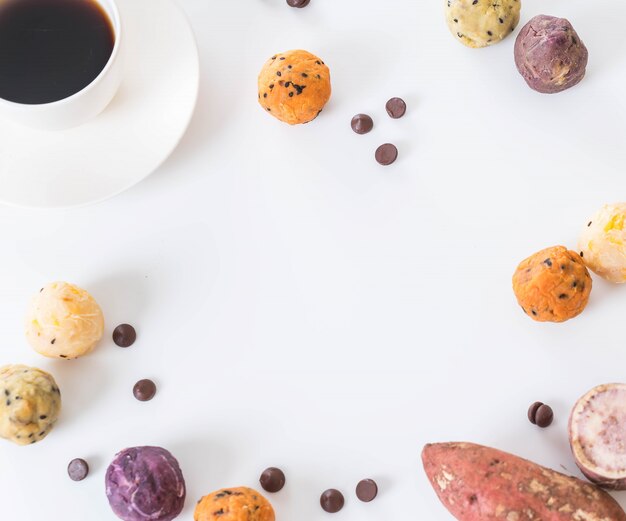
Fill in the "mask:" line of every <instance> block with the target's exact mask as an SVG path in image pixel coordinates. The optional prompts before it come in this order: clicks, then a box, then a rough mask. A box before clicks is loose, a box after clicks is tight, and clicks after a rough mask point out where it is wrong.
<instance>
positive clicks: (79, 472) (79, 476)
mask: <svg viewBox="0 0 626 521" xmlns="http://www.w3.org/2000/svg"><path fill="white" fill-rule="evenodd" d="M67 474H68V475H69V477H70V479H71V480H72V481H82V480H83V479H85V478H86V477H87V474H89V465H88V464H87V462H86V461H85V460H84V459H81V458H76V459H73V460H72V461H70V464H69V465H68V466H67Z"/></svg>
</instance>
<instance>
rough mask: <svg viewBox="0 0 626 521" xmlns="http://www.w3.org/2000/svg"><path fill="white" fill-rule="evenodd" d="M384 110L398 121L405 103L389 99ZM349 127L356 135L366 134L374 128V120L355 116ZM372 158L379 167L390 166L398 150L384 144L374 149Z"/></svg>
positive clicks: (399, 99)
mask: <svg viewBox="0 0 626 521" xmlns="http://www.w3.org/2000/svg"><path fill="white" fill-rule="evenodd" d="M385 109H386V110H387V114H389V117H390V118H393V119H400V118H401V117H402V116H404V114H405V113H406V103H405V102H404V100H403V99H401V98H391V99H390V100H389V101H388V102H387V104H386V105H385ZM350 125H351V127H352V130H354V132H356V133H357V134H367V133H368V132H370V131H371V130H372V129H373V128H374V120H373V119H372V118H371V116H369V115H367V114H357V115H356V116H354V117H353V118H352V122H351V123H350ZM374 157H375V158H376V161H378V163H380V164H381V165H384V166H387V165H390V164H391V163H393V162H395V160H396V159H397V158H398V148H397V147H396V146H395V145H393V144H392V143H385V144H383V145H380V146H379V147H378V148H377V149H376V152H375V154H374Z"/></svg>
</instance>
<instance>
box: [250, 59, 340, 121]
mask: <svg viewBox="0 0 626 521" xmlns="http://www.w3.org/2000/svg"><path fill="white" fill-rule="evenodd" d="M330 93H331V87H330V71H329V70H328V67H327V66H326V65H325V64H324V62H323V61H322V60H321V59H320V58H318V57H317V56H315V55H314V54H311V53H310V52H307V51H300V50H296V51H287V52H285V53H282V54H275V55H274V56H272V57H271V58H270V59H269V60H267V62H266V63H265V65H264V66H263V69H261V74H259V103H260V104H261V106H262V107H263V108H264V109H265V111H266V112H268V113H269V114H271V115H272V116H274V117H275V118H278V119H280V120H281V121H284V122H285V123H289V124H290V125H297V124H299V123H308V122H309V121H312V120H314V119H315V118H316V117H317V116H318V114H319V113H320V112H321V111H322V109H323V108H324V106H325V105H326V103H327V102H328V100H329V99H330Z"/></svg>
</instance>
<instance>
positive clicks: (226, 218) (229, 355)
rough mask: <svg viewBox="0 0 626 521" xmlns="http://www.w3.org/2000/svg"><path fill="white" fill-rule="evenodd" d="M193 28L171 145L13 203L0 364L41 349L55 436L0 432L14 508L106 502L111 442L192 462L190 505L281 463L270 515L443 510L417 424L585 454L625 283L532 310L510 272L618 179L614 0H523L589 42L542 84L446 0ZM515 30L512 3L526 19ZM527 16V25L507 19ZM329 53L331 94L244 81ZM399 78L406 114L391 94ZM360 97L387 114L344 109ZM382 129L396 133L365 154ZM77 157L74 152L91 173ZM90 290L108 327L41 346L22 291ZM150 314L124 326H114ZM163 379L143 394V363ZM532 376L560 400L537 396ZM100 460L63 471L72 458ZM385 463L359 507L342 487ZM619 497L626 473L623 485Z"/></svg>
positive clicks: (612, 368)
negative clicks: (66, 189)
mask: <svg viewBox="0 0 626 521" xmlns="http://www.w3.org/2000/svg"><path fill="white" fill-rule="evenodd" d="M182 4H183V7H184V9H185V10H186V11H187V13H188V14H189V16H190V18H191V21H192V24H193V26H194V28H195V31H196V34H197V38H198V43H199V46H200V52H201V66H202V85H201V93H200V100H199V104H198V108H197V112H196V114H195V116H194V119H193V121H192V123H191V127H190V129H189V132H188V134H187V135H186V137H185V138H184V140H183V141H182V143H181V145H180V147H179V148H178V149H177V151H176V152H175V153H174V155H173V156H172V157H171V158H170V159H169V160H168V161H167V163H166V164H165V165H163V167H162V168H161V169H160V170H159V171H158V172H156V173H155V174H154V175H152V176H151V177H150V178H148V180H146V181H145V182H143V183H141V184H140V185H138V186H136V187H135V188H133V189H132V190H130V191H128V192H126V193H124V194H122V195H120V196H118V197H116V198H114V199H112V200H109V201H107V202H104V203H101V204H98V205H95V206H91V207H87V208H81V209H75V210H68V211H45V212H44V211H33V210H19V209H14V208H7V207H1V208H0V227H1V228H0V229H1V230H2V248H1V249H0V252H1V259H2V260H1V262H2V264H1V267H2V269H1V270H0V287H1V288H2V293H1V298H0V317H2V319H1V321H0V334H1V344H2V350H1V351H0V363H26V364H30V365H36V366H39V367H41V368H43V369H46V370H49V371H51V372H52V373H53V374H54V375H55V377H56V378H57V380H58V382H59V385H60V387H61V390H62V392H63V399H64V402H63V405H64V410H63V414H62V418H61V420H60V422H59V423H58V425H57V427H56V428H55V430H54V431H53V432H52V434H51V435H50V436H49V437H48V438H47V439H46V440H45V441H43V442H42V443H38V444H36V445H33V446H29V447H17V446H13V445H12V444H10V443H8V442H5V443H1V444H0V462H1V465H0V490H1V491H2V498H3V499H2V519H3V520H4V519H6V520H10V521H27V520H28V521H30V520H36V519H47V520H48V519H54V520H59V521H61V520H62V521H78V520H81V521H83V520H86V519H88V520H96V521H99V520H112V519H114V516H113V514H112V513H111V512H110V510H109V507H108V505H107V500H106V497H105V494H104V485H103V481H104V473H105V470H106V466H107V465H108V463H109V461H110V460H111V458H112V457H113V455H114V454H115V453H116V452H117V451H118V450H121V449H123V448H125V447H128V446H133V445H143V444H157V445H161V446H164V447H166V448H168V449H169V450H171V451H172V452H173V454H174V455H175V456H176V457H177V458H178V459H179V461H180V463H181V466H182V468H183V471H184V474H185V477H186V480H187V486H188V501H187V504H186V508H185V510H184V512H183V514H182V515H181V517H180V519H184V520H191V519H192V517H193V508H194V505H195V501H196V500H197V499H198V498H199V497H200V496H202V495H203V494H206V493H208V492H210V491H212V490H214V489H216V488H220V487H224V486H238V485H248V486H255V485H256V484H257V479H258V475H259V474H260V472H261V471H262V470H263V469H264V468H265V467H266V466H270V465H274V466H280V467H282V468H283V469H284V470H285V472H286V474H287V479H288V485H287V487H286V488H285V489H284V491H283V492H280V493H278V494H276V495H273V496H272V497H271V499H272V501H273V504H274V506H275V508H276V511H277V519H278V520H279V521H280V520H282V521H289V520H294V519H298V520H301V521H315V520H322V519H328V514H326V513H324V512H323V511H322V510H321V509H320V507H319V503H318V501H319V495H320V493H321V492H322V491H323V490H324V489H326V488H329V487H336V488H339V489H341V490H343V491H344V492H345V494H346V507H345V508H344V510H343V511H342V512H340V513H339V514H336V515H335V517H333V519H337V520H344V521H357V520H358V521H367V520H368V519H370V520H378V519H398V520H399V519H403V518H415V519H418V518H420V519H431V520H441V521H445V520H449V519H451V517H450V516H449V514H448V513H447V512H446V511H445V509H444V508H443V507H442V506H441V505H440V504H439V502H438V500H437V498H436V497H435V494H434V492H433V491H432V490H431V488H430V486H429V484H428V482H427V481H426V478H425V476H424V474H423V472H422V469H421V464H420V451H421V448H422V446H423V444H424V443H426V442H432V441H449V440H467V441H475V442H479V443H484V444H489V445H493V446H496V447H499V448H501V449H505V450H508V451H510V452H514V453H518V454H520V455H522V456H525V457H528V458H531V459H533V460H535V461H537V462H539V463H542V464H545V465H548V466H551V467H554V468H557V469H560V468H561V466H563V467H564V468H565V469H566V470H567V471H568V472H572V473H574V474H577V472H576V470H575V468H574V464H573V462H572V458H571V456H570V454H569V447H568V444H567V439H566V421H567V416H568V413H569V409H570V407H571V405H572V404H573V402H574V401H575V400H576V398H578V396H580V395H581V394H583V393H584V392H586V391H587V390H588V389H589V388H591V387H592V386H594V385H596V384H600V383H605V382H610V381H624V380H625V378H626V377H625V376H624V375H625V372H624V367H625V364H626V344H625V341H624V335H623V330H624V313H625V312H626V287H617V286H609V285H608V284H606V283H603V282H602V281H601V280H599V279H598V278H597V277H596V278H594V290H593V292H592V295H591V301H590V304H589V307H588V309H587V310H586V311H585V312H584V314H583V315H581V316H580V317H578V318H577V319H575V320H572V321H570V322H568V323H565V324H560V325H553V324H538V323H534V322H532V321H531V320H530V319H528V318H527V317H526V316H524V314H523V313H522V312H521V310H520V309H519V307H518V306H517V304H516V302H515V299H514V297H513V294H512V291H511V289H510V277H511V275H512V272H513V270H514V268H515V266H516V265H517V263H518V262H519V261H520V260H521V259H522V258H524V257H526V256H527V255H529V254H531V253H533V252H534V251H536V250H539V249H541V248H543V247H546V246H551V245H554V244H565V245H567V246H570V247H575V244H576V239H577V235H578V232H579V230H580V228H581V227H582V226H584V224H585V223H586V221H587V217H588V216H589V214H591V213H592V212H594V211H595V210H596V208H597V207H599V206H600V205H601V204H603V203H605V202H613V201H617V200H624V199H626V191H625V189H626V175H625V174H626V172H625V167H624V163H625V160H626V141H625V138H626V128H625V123H624V121H625V119H626V103H625V101H624V99H625V98H624V84H625V83H626V52H625V51H626V38H624V34H623V31H622V30H621V29H620V28H621V25H620V24H621V22H620V20H623V19H624V18H626V3H624V2H615V1H608V0H595V1H594V2H582V1H577V2H572V0H550V2H549V5H548V2H546V1H545V0H525V1H524V6H523V12H522V23H525V22H526V21H528V19H530V18H531V17H532V16H534V15H536V14H540V13H546V14H554V15H560V16H564V17H567V18H569V19H570V20H571V21H572V23H573V24H574V26H575V28H576V29H577V30H578V32H579V34H580V36H581V37H582V39H583V40H584V42H585V43H586V44H587V46H588V48H589V53H590V64H589V69H588V76H587V78H586V79H585V80H584V81H583V83H581V84H580V85H579V86H578V87H576V88H574V89H572V90H570V91H568V92H565V93H562V94H559V95H553V96H543V95H539V94H536V93H534V92H533V91H531V90H530V89H529V88H528V87H527V86H526V84H525V83H524V81H523V80H522V79H521V77H520V76H519V75H518V73H517V72H516V70H515V65H514V62H513V43H514V38H513V37H511V38H509V39H507V40H506V41H504V42H503V43H501V44H499V45H497V46H494V47H493V48H489V49H484V50H471V49H467V48H464V47H463V46H461V45H459V44H458V43H457V42H455V41H454V39H453V38H452V37H451V36H450V34H449V33H448V30H447V28H446V26H445V23H444V21H443V15H442V6H441V2H440V1H435V0H432V1H431V0H429V1H426V0H384V1H381V0H368V1H365V0H312V2H311V5H310V6H309V7H308V8H306V9H302V10H297V9H290V8H288V7H287V6H286V5H285V4H284V0H245V1H235V0H228V1H224V0H222V1H219V0H210V1H206V0H184V1H182ZM518 30H519V28H518ZM516 33H517V31H516ZM291 48H304V49H308V50H310V51H312V52H314V53H317V54H318V55H319V56H321V57H322V59H324V60H325V61H326V62H327V63H328V64H329V66H330V68H331V73H332V78H333V87H334V93H333V98H332V101H331V102H330V104H329V105H328V107H327V109H326V110H325V111H324V112H323V114H322V115H321V116H320V117H319V118H318V120H316V121H315V122H314V123H312V124H310V125H305V126H302V127H298V128H292V127H289V126H287V125H283V124H281V123H279V122H278V121H276V120H274V119H273V118H271V117H269V116H268V115H267V114H265V113H264V112H263V110H262V109H261V108H259V107H258V106H257V100H256V76H257V73H258V71H259V68H260V67H261V65H262V64H263V62H264V61H265V60H266V59H267V58H268V57H269V56H271V55H272V54H273V53H275V52H279V51H284V50H287V49H291ZM391 96H401V97H403V98H405V99H406V101H407V103H408V106H409V109H408V112H407V115H406V116H405V118H403V119H401V120H398V121H395V120H391V119H390V118H388V117H387V115H386V114H385V111H384V104H385V101H386V100H387V99H388V98H389V97H391ZM358 112H368V113H370V114H371V115H372V116H373V118H374V120H375V125H376V126H375V128H374V131H373V132H372V133H370V134H369V135H366V136H357V135H356V134H354V133H353V132H352V131H351V130H350V125H349V123H350V118H351V117H352V115H354V114H356V113H358ZM387 141H391V142H394V143H396V144H397V145H398V148H399V151H400V157H399V160H398V161H397V163H396V164H395V165H393V166H391V167H387V168H384V167H381V166H379V165H378V164H376V163H375V162H374V160H373V153H374V149H375V148H376V146H377V145H379V144H380V143H384V142H387ZM86 175H88V173H86ZM57 279H61V280H68V281H72V282H75V283H77V284H79V285H81V286H83V287H85V288H86V289H88V290H90V291H91V292H92V293H93V295H94V296H95V297H96V299H97V300H98V301H99V302H100V304H101V306H102V308H103V310H104V313H105V317H106V322H107V327H106V339H105V341H103V342H102V344H101V345H100V346H99V347H98V349H97V351H96V352H95V353H94V354H93V355H90V356H88V357H85V358H84V359H80V360H77V361H70V362H61V361H54V360H49V359H46V358H43V357H41V356H39V355H37V354H36V353H34V352H33V351H32V350H31V349H30V348H29V347H28V346H27V344H26V342H25V340H24V337H23V333H22V319H23V313H24V308H25V306H26V303H27V301H28V299H29V297H30V295H31V294H32V293H34V292H36V291H37V290H38V289H39V287H40V286H41V285H42V284H44V283H46V282H49V281H53V280H57ZM121 322H130V323H132V324H134V325H135V326H136V327H137V330H138V334H139V338H138V341H137V343H136V344H135V346H133V347H132V348H130V349H127V350H123V349H119V348H117V347H115V346H114V345H113V343H112V341H111V340H110V334H111V331H112V329H113V327H114V326H115V325H116V324H118V323H121ZM144 377H150V378H153V379H154V380H155V381H156V382H157V384H158V388H159V390H158V394H157V396H156V398H155V399H154V400H153V401H152V402H149V403H140V402H137V401H136V400H134V398H133V397H132V393H131V388H132V386H133V384H134V383H135V381H136V380H138V379H140V378H144ZM535 400H542V401H545V402H547V403H549V404H551V405H552V406H553V407H554V410H555V415H556V421H555V423H554V425H553V426H552V427H550V428H549V429H547V430H539V429H537V428H536V427H533V426H532V425H530V424H529V423H528V421H527V419H526V409H527V407H528V405H529V404H530V403H531V402H533V401H535ZM74 457H84V458H87V459H88V460H89V462H90V464H91V466H92V472H91V474H90V476H89V477H88V479H87V480H85V481H83V482H81V483H74V482H71V481H70V480H69V478H68V477H67V475H66V465H67V463H68V461H69V460H70V459H72V458H74ZM364 477H372V478H374V479H376V480H377V481H378V483H379V485H380V495H379V497H378V499H376V501H375V502H373V503H370V504H362V503H360V502H359V501H357V499H356V497H355V496H354V492H353V490H354V486H355V485H356V483H357V482H358V481H359V480H360V479H361V478H364ZM618 497H620V499H621V500H622V504H623V505H625V506H626V496H625V495H621V496H618Z"/></svg>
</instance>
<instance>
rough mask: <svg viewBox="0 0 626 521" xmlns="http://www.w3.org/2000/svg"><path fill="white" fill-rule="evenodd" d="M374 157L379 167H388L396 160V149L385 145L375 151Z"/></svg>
mask: <svg viewBox="0 0 626 521" xmlns="http://www.w3.org/2000/svg"><path fill="white" fill-rule="evenodd" d="M375 157H376V161H378V162H379V163H380V164H381V165H385V166H387V165H390V164H391V163H393V162H394V161H395V160H396V159H397V158H398V149H397V148H396V146H395V145H392V144H391V143H385V144H384V145H380V146H379V147H378V148H377V149H376V154H375Z"/></svg>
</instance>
